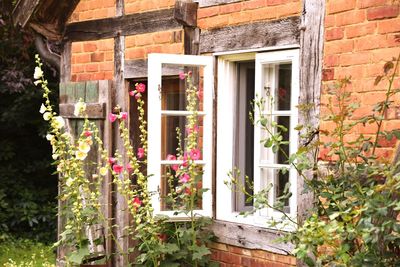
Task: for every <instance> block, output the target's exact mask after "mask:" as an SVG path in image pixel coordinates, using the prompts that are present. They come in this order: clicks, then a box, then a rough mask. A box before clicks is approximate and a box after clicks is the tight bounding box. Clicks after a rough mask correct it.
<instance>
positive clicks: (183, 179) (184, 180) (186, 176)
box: [179, 173, 190, 184]
mask: <svg viewBox="0 0 400 267" xmlns="http://www.w3.org/2000/svg"><path fill="white" fill-rule="evenodd" d="M189 180H190V176H189V174H187V173H184V174H182V176H181V177H179V182H181V183H182V184H186V183H187V182H189Z"/></svg>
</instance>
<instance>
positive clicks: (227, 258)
mask: <svg viewBox="0 0 400 267" xmlns="http://www.w3.org/2000/svg"><path fill="white" fill-rule="evenodd" d="M219 257H220V261H222V262H225V263H233V264H240V263H241V257H240V256H239V255H236V254H232V253H229V252H225V251H220V252H219Z"/></svg>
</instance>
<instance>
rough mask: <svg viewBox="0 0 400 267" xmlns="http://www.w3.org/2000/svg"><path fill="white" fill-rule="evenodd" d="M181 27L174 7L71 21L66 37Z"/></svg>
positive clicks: (75, 38)
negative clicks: (175, 15) (175, 16)
mask: <svg viewBox="0 0 400 267" xmlns="http://www.w3.org/2000/svg"><path fill="white" fill-rule="evenodd" d="M181 27H182V26H181V25H180V24H179V23H178V21H177V20H176V19H175V18H174V9H173V8H171V9H164V10H157V11H150V12H143V13H140V14H130V15H125V16H124V15H118V14H117V17H114V18H106V19H98V20H90V21H83V22H76V23H71V24H69V25H67V28H66V32H65V38H66V39H68V40H70V41H89V40H98V39H105V38H115V37H117V36H127V35H135V34H143V33H149V32H157V31H165V30H171V29H179V28H181Z"/></svg>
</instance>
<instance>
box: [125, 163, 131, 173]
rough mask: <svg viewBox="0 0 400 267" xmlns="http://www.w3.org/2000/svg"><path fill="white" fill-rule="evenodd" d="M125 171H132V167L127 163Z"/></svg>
mask: <svg viewBox="0 0 400 267" xmlns="http://www.w3.org/2000/svg"><path fill="white" fill-rule="evenodd" d="M126 169H127V170H128V171H130V170H132V165H131V164H130V163H129V162H128V164H126Z"/></svg>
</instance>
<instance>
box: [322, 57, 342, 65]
mask: <svg viewBox="0 0 400 267" xmlns="http://www.w3.org/2000/svg"><path fill="white" fill-rule="evenodd" d="M338 65H339V55H327V56H325V57H324V66H325V67H336V66H338Z"/></svg>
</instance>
